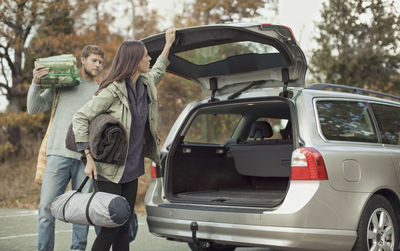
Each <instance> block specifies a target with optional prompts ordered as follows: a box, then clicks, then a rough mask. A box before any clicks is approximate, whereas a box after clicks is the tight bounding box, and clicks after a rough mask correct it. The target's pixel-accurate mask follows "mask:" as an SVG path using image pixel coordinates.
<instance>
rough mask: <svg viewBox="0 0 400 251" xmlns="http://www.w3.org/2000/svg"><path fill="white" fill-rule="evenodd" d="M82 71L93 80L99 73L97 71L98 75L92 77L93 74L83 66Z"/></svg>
mask: <svg viewBox="0 0 400 251" xmlns="http://www.w3.org/2000/svg"><path fill="white" fill-rule="evenodd" d="M83 71H84V72H85V74H86V75H88V76H89V77H90V78H95V77H97V76H98V75H99V73H100V71H98V72H99V73H97V74H96V75H93V73H92V72H91V71H88V70H87V69H86V67H85V66H83Z"/></svg>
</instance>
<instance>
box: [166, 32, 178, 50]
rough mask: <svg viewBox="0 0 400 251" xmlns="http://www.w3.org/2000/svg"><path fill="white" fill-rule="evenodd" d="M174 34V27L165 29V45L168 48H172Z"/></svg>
mask: <svg viewBox="0 0 400 251" xmlns="http://www.w3.org/2000/svg"><path fill="white" fill-rule="evenodd" d="M175 32H176V28H175V27H171V28H169V29H167V31H166V32H165V45H168V46H169V47H171V46H172V44H173V43H174V40H175Z"/></svg>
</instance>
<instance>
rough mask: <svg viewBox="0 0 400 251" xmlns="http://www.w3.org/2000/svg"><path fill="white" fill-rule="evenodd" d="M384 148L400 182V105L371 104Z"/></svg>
mask: <svg viewBox="0 0 400 251" xmlns="http://www.w3.org/2000/svg"><path fill="white" fill-rule="evenodd" d="M371 106H372V108H373V111H374V114H375V117H376V120H377V122H378V125H379V129H380V133H381V135H382V138H383V143H384V147H385V149H387V151H389V152H390V153H391V155H392V158H393V165H394V168H395V170H396V175H397V180H398V181H399V182H400V106H397V105H390V104H379V103H372V104H371Z"/></svg>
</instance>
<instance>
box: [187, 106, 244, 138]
mask: <svg viewBox="0 0 400 251" xmlns="http://www.w3.org/2000/svg"><path fill="white" fill-rule="evenodd" d="M241 118H242V116H241V115H239V114H230V113H205V114H199V115H198V116H196V118H194V120H193V121H192V123H191V124H190V128H189V130H188V132H187V133H186V136H185V138H184V140H183V141H184V142H185V143H203V144H225V142H226V141H227V140H228V139H230V138H231V136H232V134H233V131H234V130H235V128H236V126H237V124H238V122H239V120H240V119H241Z"/></svg>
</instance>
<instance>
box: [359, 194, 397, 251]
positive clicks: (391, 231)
mask: <svg viewBox="0 0 400 251" xmlns="http://www.w3.org/2000/svg"><path fill="white" fill-rule="evenodd" d="M397 225H398V224H397V219H396V215H395V213H394V210H393V207H392V206H391V205H390V203H389V201H388V200H387V199H386V198H385V197H383V196H382V195H374V196H373V197H372V198H371V199H370V200H369V201H368V203H367V205H366V206H365V209H364V211H363V213H362V214H361V218H360V223H359V225H358V229H357V240H356V243H355V244H354V247H353V249H352V251H364V250H385V251H388V250H391V251H395V250H397V247H398V243H399V235H398V231H399V230H398V228H397Z"/></svg>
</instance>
